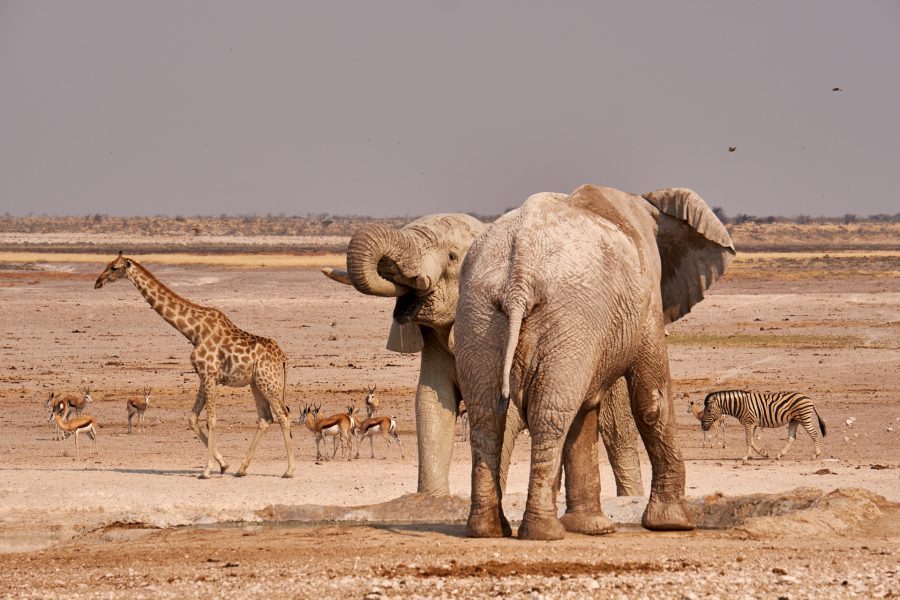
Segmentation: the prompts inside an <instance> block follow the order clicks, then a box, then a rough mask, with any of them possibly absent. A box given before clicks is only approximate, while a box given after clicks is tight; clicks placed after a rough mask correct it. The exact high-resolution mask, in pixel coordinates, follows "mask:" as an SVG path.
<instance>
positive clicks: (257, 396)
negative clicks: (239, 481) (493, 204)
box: [234, 381, 272, 477]
mask: <svg viewBox="0 0 900 600" xmlns="http://www.w3.org/2000/svg"><path fill="white" fill-rule="evenodd" d="M250 391H251V392H253V400H254V401H255V402H256V414H257V416H258V417H259V421H258V423H257V427H256V431H255V432H254V433H253V439H252V440H251V441H250V448H249V449H248V450H247V454H245V455H244V460H243V461H241V466H240V467H239V468H238V471H237V473H235V474H234V475H235V477H243V476H244V475H246V474H247V469H248V468H249V467H250V461H252V460H253V457H254V456H255V455H256V447H257V445H259V440H260V439H261V438H262V436H263V434H264V433H265V432H266V429H268V428H269V425H270V424H271V419H272V413H271V411H270V410H269V405H268V402H267V400H266V396H265V394H263V392H262V390H260V389H259V387H258V386H257V385H256V382H255V381H254V382H251V383H250Z"/></svg>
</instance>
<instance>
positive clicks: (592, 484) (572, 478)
mask: <svg viewBox="0 0 900 600" xmlns="http://www.w3.org/2000/svg"><path fill="white" fill-rule="evenodd" d="M563 469H564V470H565V473H566V514H564V515H563V516H562V517H561V518H560V522H562V524H563V527H565V528H566V531H573V532H576V533H583V534H587V535H602V534H604V533H612V532H613V531H615V530H616V524H615V522H614V521H612V520H611V519H610V518H608V517H607V516H606V515H604V514H603V509H602V508H601V506H600V464H599V462H598V460H597V409H593V408H592V409H589V410H587V411H582V412H580V413H578V415H577V416H576V417H575V420H574V421H573V422H572V427H571V429H569V435H568V436H567V437H566V443H565V445H564V446H563Z"/></svg>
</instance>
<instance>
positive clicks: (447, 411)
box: [416, 345, 459, 496]
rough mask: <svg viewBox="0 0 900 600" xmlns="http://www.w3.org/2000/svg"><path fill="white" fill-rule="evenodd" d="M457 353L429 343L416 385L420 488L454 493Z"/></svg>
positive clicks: (423, 351) (432, 491) (442, 493)
mask: <svg viewBox="0 0 900 600" xmlns="http://www.w3.org/2000/svg"><path fill="white" fill-rule="evenodd" d="M455 374H456V364H455V362H454V360H453V357H452V356H451V355H449V354H446V353H445V352H441V351H439V350H437V349H434V348H432V347H431V346H429V345H426V346H425V348H424V349H423V350H422V362H421V369H420V371H419V385H418V388H417V389H416V437H417V441H418V446H419V481H418V488H417V490H418V492H419V493H420V494H429V495H433V496H442V495H447V494H449V493H450V459H451V458H452V456H453V437H454V431H455V427H456V411H457V404H458V402H459V397H458V395H459V394H458V392H457V390H456V385H455V384H454V378H455Z"/></svg>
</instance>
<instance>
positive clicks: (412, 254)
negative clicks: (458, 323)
mask: <svg viewBox="0 0 900 600" xmlns="http://www.w3.org/2000/svg"><path fill="white" fill-rule="evenodd" d="M485 227H486V225H485V224H484V223H482V222H481V221H479V220H478V219H476V218H475V217H471V216H469V215H465V214H439V215H430V216H427V217H422V218H420V219H417V220H415V221H413V222H412V223H410V224H408V225H407V226H405V227H403V228H402V229H394V228H392V227H387V226H384V225H378V224H375V225H369V226H367V227H363V228H362V229H360V230H359V231H357V232H356V233H355V234H354V235H353V237H352V238H351V240H350V245H349V247H348V249H347V272H346V274H345V273H343V272H341V271H335V270H325V274H326V275H328V276H329V277H331V278H332V279H335V280H336V281H340V282H342V283H351V284H352V285H353V286H354V287H355V288H356V289H357V290H359V291H360V292H362V293H363V294H368V295H371V296H387V297H395V298H397V303H396V305H395V306H394V314H393V317H394V319H393V323H392V327H391V334H390V336H389V337H388V344H387V347H388V349H389V350H393V351H395V352H406V353H413V352H419V351H420V350H422V347H423V344H424V342H423V339H422V335H421V330H420V327H427V328H430V329H433V330H446V332H447V334H448V336H449V333H450V329H451V328H452V326H453V321H454V319H455V317H456V304H457V300H458V299H459V292H458V286H459V269H460V265H461V264H462V260H463V257H464V256H465V254H466V252H467V251H468V249H469V246H470V245H471V244H472V241H473V240H474V239H475V238H476V237H477V236H478V235H479V234H480V233H481V232H482V231H483V230H484V229H485ZM448 341H449V344H450V345H452V339H450V338H449V337H448Z"/></svg>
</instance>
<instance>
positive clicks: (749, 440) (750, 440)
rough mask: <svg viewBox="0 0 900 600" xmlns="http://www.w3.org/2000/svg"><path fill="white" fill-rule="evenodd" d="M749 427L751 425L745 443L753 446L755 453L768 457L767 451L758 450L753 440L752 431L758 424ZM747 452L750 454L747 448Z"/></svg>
mask: <svg viewBox="0 0 900 600" xmlns="http://www.w3.org/2000/svg"><path fill="white" fill-rule="evenodd" d="M750 427H751V429H750V437H749V438H747V443H749V444H750V447H751V448H753V449H754V450H756V453H757V454H759V455H760V456H762V457H763V458H769V453H768V452H766V451H765V450H760V449H759V448H757V447H756V444H755V443H754V442H753V433H754V432H755V431H756V430H757V429H758V426H757V425H751V426H750ZM747 454H750V451H749V450H748V451H747Z"/></svg>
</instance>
